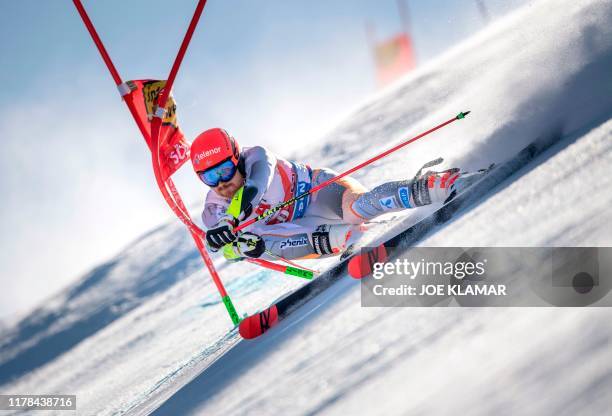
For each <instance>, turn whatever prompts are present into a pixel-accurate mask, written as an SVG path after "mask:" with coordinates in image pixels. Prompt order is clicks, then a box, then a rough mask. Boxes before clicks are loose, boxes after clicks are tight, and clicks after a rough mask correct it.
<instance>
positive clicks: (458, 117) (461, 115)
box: [234, 111, 470, 231]
mask: <svg viewBox="0 0 612 416" xmlns="http://www.w3.org/2000/svg"><path fill="white" fill-rule="evenodd" d="M468 114H470V112H469V111H465V112H463V111H462V112H460V113H459V114H457V115H456V116H455V117H453V118H451V119H449V120H446V121H445V122H444V123H440V124H438V125H437V126H435V127H432V128H431V129H429V130H427V131H425V132H423V133H421V134H419V135H418V136H415V137H412V138H411V139H408V140H405V141H403V142H401V143H400V144H398V145H397V146H394V147H392V148H391V149H389V150H385V151H384V152H382V153H380V154H378V155H376V156H374V157H372V158H370V159H368V160H366V161H365V162H363V163H360V164H358V165H357V166H355V167H352V168H351V169H349V170H347V171H345V172H342V173H340V174H339V175H338V176H334V177H333V178H331V179H328V180H326V181H325V182H323V183H321V184H319V185H317V186H315V187H314V188H312V189H310V190H309V191H308V192H304V193H303V194H301V195H298V196H295V197H293V198H291V199H289V200H287V201H285V202H281V203H280V204H278V205H277V206H275V207H274V208H270V209H268V210H266V211H265V212H263V213H262V214H261V215H259V216H257V217H254V218H251V219H250V220H248V221H245V222H243V223H242V224H240V225H238V226H237V227H236V228H234V231H240V230H243V229H245V228H246V227H248V226H249V225H252V224H254V223H256V222H258V221H261V220H263V219H264V218H267V217H269V216H270V215H272V214H274V213H275V212H277V211H279V210H281V209H283V208H284V207H286V206H289V205H291V204H293V203H295V202H296V201H299V200H300V199H302V198H305V197H307V196H308V195H311V194H314V193H315V192H317V191H319V190H321V189H323V188H325V187H326V186H328V185H330V184H332V183H334V182H337V181H339V180H340V179H342V178H344V177H345V176H348V175H350V174H351V173H353V172H355V171H358V170H359V169H361V168H363V167H365V166H367V165H370V164H372V163H374V162H376V161H377V160H380V159H382V158H383V157H385V156H388V155H390V154H391V153H393V152H395V151H397V150H399V149H401V148H402V147H405V146H408V145H409V144H410V143H413V142H415V141H417V140H419V139H420V138H422V137H425V136H427V135H428V134H430V133H433V132H434V131H436V130H439V129H441V128H442V127H444V126H447V125H449V124H451V123H452V122H454V121H457V120H461V119H463V118H465V116H467V115H468Z"/></svg>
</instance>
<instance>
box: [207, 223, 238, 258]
mask: <svg viewBox="0 0 612 416" xmlns="http://www.w3.org/2000/svg"><path fill="white" fill-rule="evenodd" d="M235 226H236V220H235V219H234V218H232V217H231V216H230V215H226V216H224V217H223V218H221V220H220V221H219V222H218V223H217V224H216V225H215V226H214V227H212V228H210V229H209V230H208V231H206V244H207V245H208V247H209V248H210V249H211V250H212V251H217V250H219V249H220V248H221V247H223V246H224V245H226V244H230V243H232V242H234V241H235V240H236V238H237V235H236V234H234V232H233V229H234V227H235Z"/></svg>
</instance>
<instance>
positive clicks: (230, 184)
mask: <svg viewBox="0 0 612 416" xmlns="http://www.w3.org/2000/svg"><path fill="white" fill-rule="evenodd" d="M243 184H244V176H242V174H241V173H240V172H238V170H236V173H235V174H234V176H233V177H232V179H230V180H229V181H227V182H219V185H217V186H215V187H214V188H212V189H213V191H215V192H216V193H217V194H218V195H220V196H222V197H224V198H231V197H233V196H234V194H235V193H236V192H237V191H238V189H240V187H241V186H242V185H243Z"/></svg>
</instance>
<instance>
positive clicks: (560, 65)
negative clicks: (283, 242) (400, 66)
mask: <svg viewBox="0 0 612 416" xmlns="http://www.w3.org/2000/svg"><path fill="white" fill-rule="evenodd" d="M610 68H612V2H610V1H602V0H599V1H597V0H583V1H579V2H576V1H568V0H555V1H552V0H544V1H538V2H533V3H530V4H529V5H528V6H526V7H524V8H523V9H521V10H519V11H517V12H515V13H513V14H512V15H509V16H507V17H506V18H504V19H501V20H499V21H496V22H495V23H494V24H492V25H491V26H489V27H488V28H487V29H486V30H484V31H483V32H481V33H479V34H478V35H476V36H475V37H473V38H471V39H469V40H468V41H467V42H464V43H462V44H461V45H459V46H458V47H456V48H454V49H452V50H451V51H449V52H448V53H446V54H444V55H443V56H441V57H440V58H439V59H437V60H435V61H433V62H431V63H429V64H427V65H425V66H423V67H421V68H419V69H418V70H417V71H415V72H413V73H412V74H409V75H408V76H407V77H405V78H404V79H402V80H401V81H400V82H398V83H396V84H395V85H393V86H391V87H389V88H388V89H386V90H385V91H383V92H381V93H379V94H377V95H376V96H374V97H372V98H371V99H370V100H369V101H368V102H367V103H365V104H364V105H362V106H361V107H360V108H359V109H358V110H357V111H355V112H354V113H353V114H352V116H351V117H349V118H348V119H347V120H346V121H345V122H344V123H343V124H342V125H340V126H338V128H337V129H335V130H334V131H332V132H331V133H329V135H328V137H327V140H326V141H325V143H326V144H325V145H323V146H322V147H320V148H316V149H306V148H305V150H304V151H303V152H301V153H300V154H299V155H297V156H296V158H298V159H300V160H303V161H306V162H309V163H311V164H312V165H314V166H329V167H333V168H335V169H338V170H342V169H345V168H348V167H350V166H351V165H353V164H354V163H355V162H358V161H361V160H363V159H365V158H366V157H369V156H371V155H373V154H374V153H376V152H377V151H379V150H381V149H382V148H387V147H388V146H391V145H392V144H394V143H397V142H399V140H401V139H403V138H407V137H410V136H412V135H414V134H416V133H418V132H419V131H422V130H424V129H427V128H429V127H431V126H433V125H435V124H437V123H439V122H441V121H444V120H446V119H448V118H450V117H452V116H453V115H454V114H456V113H458V112H459V111H460V110H471V111H472V114H470V115H469V117H468V118H467V119H465V120H463V121H459V122H456V123H453V124H452V125H451V126H449V127H447V128H445V129H443V130H441V131H439V132H436V133H435V134H433V135H432V136H431V137H429V138H428V139H425V140H422V141H419V142H416V143H415V144H413V145H411V146H409V147H408V148H406V149H404V150H402V151H401V152H399V153H398V154H396V155H394V156H391V157H389V158H387V159H385V160H383V161H381V162H377V163H376V164H375V165H374V166H373V167H370V168H368V169H366V170H364V171H362V172H359V173H358V174H357V175H355V176H356V177H357V178H359V179H360V180H361V181H363V182H364V183H365V184H366V185H368V186H373V185H376V184H378V183H381V182H383V181H386V180H394V179H400V178H407V177H412V175H413V174H414V172H415V170H416V169H418V167H420V165H421V164H422V163H424V162H426V161H428V160H431V159H433V158H435V157H438V156H443V157H444V158H445V166H446V167H450V166H452V165H458V166H461V167H463V168H465V169H473V168H478V167H482V166H487V165H488V164H489V163H491V162H503V161H504V160H506V159H507V158H508V157H510V156H511V155H512V154H514V153H516V152H517V151H518V150H519V149H521V148H523V147H524V146H525V145H526V144H528V143H530V142H532V141H533V140H535V139H536V138H538V137H541V136H542V135H554V136H558V137H560V141H559V142H558V143H557V144H556V145H555V146H553V148H551V149H549V150H548V151H546V152H545V153H544V154H543V155H541V156H539V157H538V158H537V159H536V160H535V161H534V162H532V163H531V164H529V165H528V166H526V167H525V168H523V169H522V170H521V171H520V172H519V173H517V174H515V175H513V177H511V178H510V179H509V180H507V181H505V182H504V183H502V184H500V185H499V186H497V188H496V189H495V190H494V191H493V192H491V193H490V194H488V195H487V196H486V197H485V199H484V200H483V201H482V202H481V203H480V204H478V205H477V206H475V207H474V208H473V209H471V210H469V211H467V212H465V213H464V214H462V215H460V216H458V217H457V218H455V219H453V220H452V221H450V222H448V223H447V224H446V225H445V226H444V227H442V228H441V229H440V230H438V231H436V232H435V233H432V234H430V235H428V236H427V237H426V238H425V239H424V240H423V241H421V242H420V243H419V244H420V245H424V246H437V245H439V246H565V245H576V246H611V245H612V228H611V227H612V226H611V224H612V213H611V212H612V211H611V210H610V209H609V207H610V206H611V204H612V179H611V178H610V176H611V175H610V173H611V170H610V167H611V166H612V119H611V118H612V71H611V70H610ZM321 99H324V96H322V98H321ZM432 209H433V207H428V208H424V209H419V210H413V211H412V212H408V213H406V214H404V216H406V217H410V218H413V219H414V221H416V220H418V219H419V218H422V217H423V216H425V215H427V213H429V212H431V210H432ZM382 232H383V233H384V232H385V231H384V229H383V231H382ZM216 261H217V264H219V265H220V273H221V275H222V277H223V280H224V282H225V283H226V287H227V290H228V292H229V293H230V294H231V295H232V298H233V300H234V303H235V304H236V306H237V308H238V309H239V312H240V313H249V314H251V313H253V312H255V311H257V310H259V309H262V308H264V307H266V306H268V305H269V304H270V303H271V302H272V301H273V300H275V299H276V298H278V297H279V296H282V295H283V294H285V293H288V292H289V291H291V290H294V289H295V288H297V287H299V286H300V285H302V284H303V282H302V281H299V279H293V278H289V277H285V276H282V275H278V274H275V273H273V272H268V271H266V270H262V269H258V268H256V267H254V266H251V265H248V264H235V265H230V266H221V264H222V262H221V261H219V259H217V260H216ZM329 263H330V262H329V261H328V262H327V264H329ZM309 265H311V266H312V265H313V264H312V263H310V264H309ZM323 266H324V265H318V267H323ZM359 289H360V288H359V283H358V282H356V281H354V280H352V279H350V278H348V277H346V278H344V279H342V280H341V281H340V282H338V283H337V284H335V285H334V286H332V287H331V288H330V289H328V290H327V291H325V292H324V293H322V294H321V295H319V296H318V297H316V298H314V299H312V300H311V301H309V302H308V303H307V304H305V305H303V306H302V307H300V308H299V309H298V310H297V311H296V312H294V313H293V314H292V315H290V316H289V317H288V318H287V319H285V320H283V321H282V322H281V323H280V324H279V325H278V326H277V327H276V328H273V329H272V330H271V331H270V332H269V333H267V334H266V335H265V336H263V337H261V338H259V339H257V340H254V341H241V340H240V338H239V336H238V335H237V333H236V330H235V329H232V326H231V323H230V321H229V319H228V318H227V316H226V313H225V310H224V308H223V305H222V304H221V303H220V301H219V299H218V294H217V293H216V291H215V288H214V285H213V284H212V282H211V280H210V278H209V276H208V275H207V272H205V271H204V268H203V266H202V264H201V260H200V258H199V255H198V253H197V251H196V250H195V248H194V247H193V244H192V242H191V239H190V237H189V236H188V234H187V232H186V231H185V230H184V228H183V227H182V225H181V224H180V223H179V222H178V221H176V222H173V223H170V224H167V225H165V226H163V227H160V228H158V229H156V230H153V231H151V232H150V233H149V234H147V235H145V236H143V237H142V238H141V239H139V240H138V241H136V242H134V244H132V245H131V246H130V247H128V248H127V249H125V250H124V251H122V252H121V253H120V254H119V255H117V256H116V257H115V258H114V259H112V260H111V261H109V262H107V263H105V264H102V265H100V266H99V267H97V268H96V269H94V270H92V271H91V272H90V273H88V274H87V275H85V276H84V277H83V278H82V280H81V281H80V282H78V283H76V284H75V285H73V286H71V287H70V288H68V289H67V290H65V291H63V292H61V293H59V294H58V295H57V296H55V297H53V298H51V299H49V301H48V302H46V303H45V304H44V305H43V306H41V307H40V308H38V309H37V310H35V311H34V312H33V313H31V314H30V315H29V316H27V317H26V318H24V319H23V320H21V321H19V322H15V323H13V324H11V325H7V326H6V327H3V328H1V329H0V331H1V332H0V335H1V337H0V386H1V389H2V393H3V394H8V393H21V394H24V393H31V394H35V393H38V394H49V393H61V394H76V395H77V397H78V398H77V405H78V410H77V412H76V413H78V414H91V415H94V414H95V415H112V414H125V413H128V414H146V413H149V412H151V411H153V410H155V409H156V408H157V407H158V406H160V405H162V407H161V408H159V409H158V412H159V414H207V415H209V414H222V413H223V414H253V415H262V414H280V413H282V414H291V415H293V414H296V415H298V414H315V413H317V414H318V413H321V414H380V415H389V414H431V413H433V414H440V413H442V414H448V413H469V414H483V415H484V414H558V415H563V414H567V415H574V414H606V413H608V412H609V410H608V409H609V408H610V406H611V405H612V397H611V393H610V392H611V391H612V376H611V374H612V349H611V345H610V342H611V337H612V328H611V327H610V324H609V322H611V321H612V319H611V318H612V313H611V312H610V310H609V309H607V308H582V309H571V308H567V309H560V308H363V307H361V306H360V290H359ZM183 386H185V387H184V388H183V389H181V387H183ZM179 389H180V390H179ZM173 395H174V396H173ZM168 398H170V400H169V401H167V402H166V403H164V401H166V400H167V399H168ZM163 403H164V404H163ZM69 413H70V412H60V413H58V414H69Z"/></svg>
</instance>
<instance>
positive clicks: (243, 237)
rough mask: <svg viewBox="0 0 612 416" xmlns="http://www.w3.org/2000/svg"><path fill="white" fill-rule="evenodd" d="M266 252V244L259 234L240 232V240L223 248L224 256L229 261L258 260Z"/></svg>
mask: <svg viewBox="0 0 612 416" xmlns="http://www.w3.org/2000/svg"><path fill="white" fill-rule="evenodd" d="M265 251H266V243H265V242H264V240H263V239H262V238H261V237H260V236H258V235H257V234H253V233H250V232H244V233H241V232H238V238H237V239H236V241H234V242H233V243H231V244H228V245H226V246H225V247H223V256H224V257H225V258H226V259H227V260H229V261H239V260H242V259H243V258H244V257H251V258H258V257H260V256H261V255H262V254H263V253H264V252H265Z"/></svg>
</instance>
